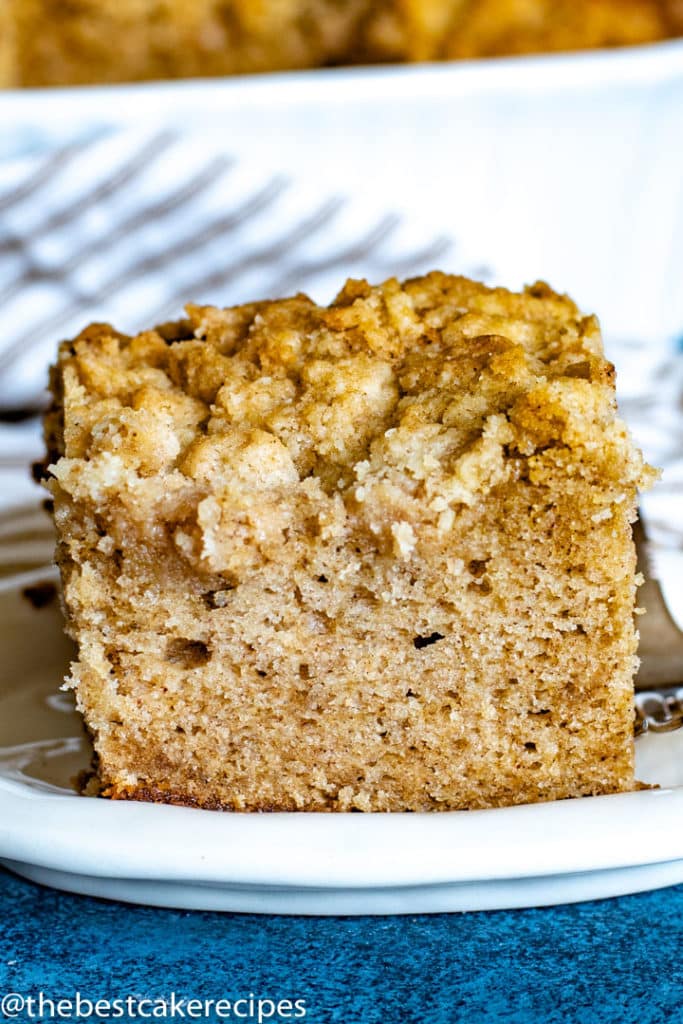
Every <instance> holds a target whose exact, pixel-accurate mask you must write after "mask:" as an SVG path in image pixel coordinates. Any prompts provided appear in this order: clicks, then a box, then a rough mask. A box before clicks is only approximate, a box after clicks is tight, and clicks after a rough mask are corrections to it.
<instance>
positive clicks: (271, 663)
mask: <svg viewBox="0 0 683 1024" xmlns="http://www.w3.org/2000/svg"><path fill="white" fill-rule="evenodd" d="M52 390H53V395H54V404H53V408H52V410H51V412H50V413H49V414H48V417H47V419H46V436H47V440H48V447H49V449H50V451H51V465H50V467H49V479H48V484H47V485H48V487H49V489H50V491H51V492H52V494H53V496H54V515H55V522H56V526H57V533H58V538H59V544H58V554H57V558H58V562H59V565H60V569H61V573H62V579H63V593H64V603H65V609H66V614H67V624H68V630H69V632H70V634H71V636H72V637H73V638H74V639H75V640H76V642H77V644H78V647H79V659H78V661H77V662H76V663H75V664H74V665H73V666H72V674H71V678H70V681H69V686H71V687H73V688H74V690H75V692H76V697H77V701H78V706H79V708H80V709H81V711H82V712H83V715H84V718H85V721H86V724H87V727H88V729H89V730H90V732H91V735H92V737H93V743H94V747H95V751H96V754H97V758H98V769H97V770H98V777H99V780H100V785H101V791H102V792H103V794H104V795H106V796H111V797H117V798H119V797H120V798H133V799H145V800H164V801H168V802H179V803H186V804H190V805H197V806H204V807H211V808H218V807H221V808H230V809H234V810H276V809H282V810H297V809H305V810H351V809H356V810H364V811H370V810H380V811H387V810H414V811H420V810H430V809H457V808H473V807H489V806H500V805H503V804H514V803H523V802H533V801H539V800H550V799H558V798H563V797H572V796H580V795H588V794H597V793H607V792H616V791H620V790H629V789H631V788H632V787H633V786H634V779H633V703H632V700H633V683H632V680H633V675H634V671H635V668H636V664H637V659H636V640H637V637H636V633H635V630H634V625H633V611H634V601H635V588H636V579H635V553H634V545H633V541H632V537H631V528H630V523H631V521H632V520H633V518H634V516H635V500H636V489H637V488H638V487H641V486H645V485H646V484H647V483H648V482H649V480H650V479H651V476H652V471H651V470H649V469H648V468H647V467H645V466H644V464H643V460H642V457H641V455H640V453H639V452H638V451H637V450H636V449H635V448H634V446H633V444H632V442H631V440H630V438H629V436H628V433H627V431H626V428H625V427H624V425H623V423H622V422H621V421H620V420H619V419H618V418H617V416H616V413H615V397H614V373H613V368H612V367H611V366H610V364H609V363H607V362H606V360H605V359H604V356H603V350H602V344H601V339H600V332H599V327H598V323H597V321H596V319H595V318H594V317H585V316H583V315H582V314H581V313H580V312H579V310H578V309H577V308H576V306H575V305H574V304H573V302H572V301H571V300H570V299H568V298H567V297H566V296H560V295H557V294H555V293H554V292H553V291H552V290H551V289H550V288H549V287H548V286H547V285H545V284H542V283H539V284H536V285H533V286H532V287H530V288H527V289H526V290H525V291H524V292H523V293H522V294H514V293H511V292H509V291H506V290H505V289H502V288H495V289H490V288H487V287H485V286H484V285H481V284H478V283H475V282H472V281H469V280H467V279H465V278H462V277H453V276H448V275H444V274H441V273H436V272H435V273H432V274H429V275H427V276H426V277H422V278H416V279H413V280H410V281H406V282H404V283H403V284H400V283H399V282H398V281H396V280H393V279H392V280H389V281H386V282H385V283H383V284H381V285H379V286H377V287H371V286H370V285H368V284H367V282H365V281H353V280H351V281H349V282H347V284H346V286H345V287H344V289H343V290H342V292H341V293H340V295H339V296H338V297H337V298H336V300H335V301H334V302H333V303H332V304H331V306H329V307H320V306H317V305H315V304H314V303H313V302H312V301H311V300H310V299H309V298H307V297H306V296H305V295H297V296H295V297H293V298H290V299H283V300H281V301H273V302H258V303H252V304H248V305H243V306H239V307H236V308H233V309H225V310H223V309H216V308H213V307H208V306H205V307H200V306H192V305H190V306H188V307H187V319H186V320H184V321H182V322H179V323H177V324H167V325H164V326H162V327H160V328H157V329H156V330H151V331H146V332H143V333H142V334H139V335H138V336H136V337H134V338H131V337H128V336H126V335H123V334H121V333H119V332H117V331H115V330H114V329H113V328H111V327H109V326H107V325H101V324H99V325H98V324H95V325H92V326H90V327H89V328H87V329H86V330H85V331H84V332H83V333H82V334H81V335H79V337H78V338H76V339H75V340H74V341H71V342H65V343H64V344H63V345H62V346H61V348H60V352H59V360H58V364H57V366H56V367H55V369H54V371H53V374H52Z"/></svg>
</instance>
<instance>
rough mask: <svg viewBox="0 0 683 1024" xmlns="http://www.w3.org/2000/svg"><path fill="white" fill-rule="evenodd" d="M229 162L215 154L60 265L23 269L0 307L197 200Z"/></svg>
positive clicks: (65, 276) (7, 287)
mask: <svg viewBox="0 0 683 1024" xmlns="http://www.w3.org/2000/svg"><path fill="white" fill-rule="evenodd" d="M231 164H232V161H231V160H229V159H228V158H227V157H220V156H219V157H216V159H214V160H211V161H210V162H209V163H208V164H207V165H206V166H205V167H203V168H202V169H201V170H200V171H199V172H198V173H197V174H195V175H194V176H193V177H192V178H190V180H189V181H187V182H185V183H184V184H183V185H181V186H180V188H178V189H176V190H175V192H171V193H170V194H169V195H167V196H164V198H163V199H161V200H158V201H156V202H153V203H150V204H148V205H147V206H145V207H143V208H142V209H140V210H136V211H135V212H134V213H132V214H131V215H130V216H129V217H127V218H125V219H124V220H123V221H122V222H121V224H119V225H118V226H117V227H115V228H114V230H113V231H109V232H108V233H107V234H105V235H104V236H103V237H98V238H95V239H93V240H92V241H90V242H88V243H87V244H86V245H84V246H83V247H82V248H81V249H79V250H78V251H77V252H76V253H74V255H73V256H72V257H71V258H70V259H69V260H67V261H66V262H64V263H62V264H61V265H60V266H59V267H57V268H44V269H40V268H36V267H35V266H33V267H30V268H28V269H25V270H24V271H22V272H21V273H20V274H17V276H16V277H15V278H14V279H13V280H12V281H10V282H9V283H8V284H6V285H5V287H4V288H3V289H1V290H0V306H2V305H3V304H5V303H7V302H9V301H11V300H12V299H14V298H16V296H17V295H19V293H20V292H21V290H22V289H23V288H24V287H25V286H26V285H28V284H30V283H32V282H36V281H60V282H62V283H65V282H67V281H68V277H69V275H70V274H73V273H74V272H75V271H76V270H78V268H79V267H81V266H82V265H83V263H84V262H85V261H86V260H87V259H88V258H89V257H90V256H92V255H93V254H94V253H102V252H105V251H106V250H107V249H111V248H113V246H115V245H116V243H117V242H119V241H121V239H123V238H126V237H127V236H129V235H131V234H134V233H135V232H137V231H140V230H142V229H143V228H145V227H147V226H148V225H149V224H152V223H154V221H156V220H161V219H163V218H164V217H166V216H168V214H170V213H173V211H174V210H177V209H178V208H180V207H181V206H182V205H184V204H185V203H188V202H190V200H192V199H196V198H197V197H198V196H199V195H201V194H202V192H204V191H206V189H207V188H209V187H210V186H211V185H212V184H213V183H214V182H215V181H217V180H218V179H219V178H220V177H221V175H222V174H224V173H225V171H226V170H227V169H228V168H229V167H230V166H231Z"/></svg>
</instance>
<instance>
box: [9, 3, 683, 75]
mask: <svg viewBox="0 0 683 1024" xmlns="http://www.w3.org/2000/svg"><path fill="white" fill-rule="evenodd" d="M681 34H683V10H682V8H681V0H468V2H465V0H428V2H426V0H381V2H379V3H378V2H371V0H260V2H258V3H255V2H254V0H155V2H154V3H150V2H145V0H78V3H68V4H67V3H64V2H63V0H0V85H2V84H4V85H9V86H11V85H25V86H41V85H72V84H79V83H88V82H122V81H136V80H142V79H164V78H184V77H191V76H202V75H226V74H240V73H245V72H254V71H277V70H283V69H287V68H309V67H323V66H329V65H331V64H358V63H376V62H380V61H416V60H450V59H453V58H458V57H487V56H498V55H501V54H513V53H538V52H547V51H553V50H579V49H587V48H593V47H601V46H603V47H604V46H625V45H632V44H637V43H646V42H653V41H656V40H659V39H666V38H669V37H672V36H677V35H681Z"/></svg>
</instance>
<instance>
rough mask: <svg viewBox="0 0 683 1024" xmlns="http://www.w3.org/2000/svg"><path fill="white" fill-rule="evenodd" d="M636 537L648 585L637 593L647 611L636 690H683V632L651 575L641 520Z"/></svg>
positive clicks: (642, 625)
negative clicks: (672, 688)
mask: <svg viewBox="0 0 683 1024" xmlns="http://www.w3.org/2000/svg"><path fill="white" fill-rule="evenodd" d="M633 537H634V540H635V542H636V550H637V551H638V571H639V572H642V573H643V575H644V576H645V583H644V584H643V585H642V587H641V588H640V590H639V592H638V603H639V604H640V605H641V606H643V607H644V608H646V609H647V611H646V613H645V615H643V616H642V617H641V618H640V620H639V622H638V626H639V630H640V645H639V647H638V655H639V657H640V669H639V670H638V675H637V676H636V689H637V690H649V689H652V688H653V687H658V686H680V685H681V684H683V632H681V630H680V629H679V628H678V626H677V625H676V623H675V621H674V619H673V616H672V615H671V613H670V611H669V609H668V607H667V605H666V601H665V600H664V594H663V593H662V588H661V586H660V585H659V583H658V582H657V580H656V579H654V577H653V575H652V574H651V568H650V564H649V559H648V554H647V544H648V540H647V537H646V535H645V530H644V529H643V525H642V523H641V521H640V520H638V522H636V523H635V524H634V526H633Z"/></svg>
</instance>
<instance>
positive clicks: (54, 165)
mask: <svg viewBox="0 0 683 1024" xmlns="http://www.w3.org/2000/svg"><path fill="white" fill-rule="evenodd" d="M94 141H95V140H94V139H88V140H86V141H85V142H69V143H67V145H65V146H60V147H59V148H58V149H56V150H54V151H53V152H52V153H50V155H49V156H48V157H46V159H45V160H43V161H42V163H41V164H40V166H39V167H38V168H36V170H35V171H33V173H32V174H30V175H29V177H28V178H26V179H25V181H23V182H22V183H21V185H17V186H16V188H13V189H11V190H10V191H9V192H5V193H4V195H1V196H0V213H4V212H5V210H9V209H10V207H12V206H14V205H16V204H17V203H21V202H23V200H24V199H28V198H30V196H32V195H34V193H35V192H37V191H38V190H39V189H41V188H42V187H43V185H45V184H47V182H49V181H50V179H51V178H52V177H53V175H55V174H57V172H58V171H61V170H62V169H63V168H64V167H65V166H66V165H67V164H68V163H69V162H70V161H71V160H73V159H74V157H76V156H78V155H79V154H80V153H82V152H84V151H85V150H86V149H87V148H88V146H91V145H92V144H93V143H94Z"/></svg>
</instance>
